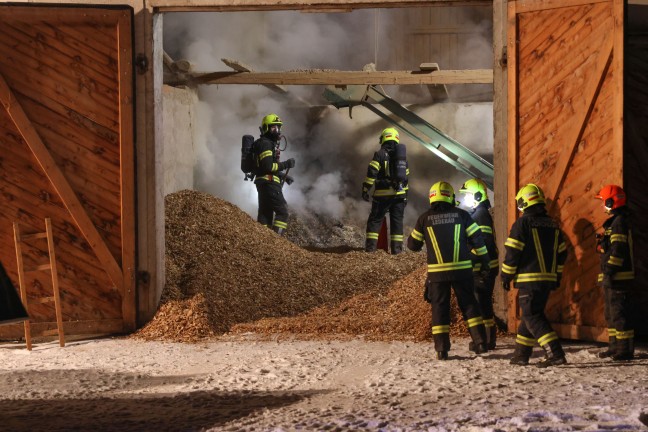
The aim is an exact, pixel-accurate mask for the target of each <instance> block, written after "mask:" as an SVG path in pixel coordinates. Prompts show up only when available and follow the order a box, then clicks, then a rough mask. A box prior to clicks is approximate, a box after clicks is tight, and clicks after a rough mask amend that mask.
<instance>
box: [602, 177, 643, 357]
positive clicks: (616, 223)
mask: <svg viewBox="0 0 648 432" xmlns="http://www.w3.org/2000/svg"><path fill="white" fill-rule="evenodd" d="M596 198H598V199H600V200H602V201H603V206H604V208H605V212H606V213H608V214H609V215H610V217H609V218H608V219H607V220H606V221H605V222H604V223H603V230H604V232H603V234H602V235H600V234H597V237H598V242H597V248H596V249H597V251H598V252H599V253H600V254H601V273H600V274H599V275H598V282H599V284H600V285H601V286H602V287H603V291H604V294H605V319H606V321H607V324H608V335H609V346H608V349H607V350H605V351H603V352H600V353H599V357H601V358H605V357H612V359H613V360H632V358H633V357H634V323H633V319H632V314H631V306H632V296H631V293H632V287H633V283H634V262H633V256H632V231H631V229H630V220H629V219H630V214H629V211H628V207H626V194H625V192H624V191H623V189H622V188H621V187H620V186H617V185H607V186H604V187H603V189H601V191H600V192H599V193H598V195H596Z"/></svg>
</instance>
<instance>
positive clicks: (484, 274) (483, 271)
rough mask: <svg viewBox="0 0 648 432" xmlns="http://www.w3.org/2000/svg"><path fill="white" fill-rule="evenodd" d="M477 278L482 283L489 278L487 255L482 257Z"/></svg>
mask: <svg viewBox="0 0 648 432" xmlns="http://www.w3.org/2000/svg"><path fill="white" fill-rule="evenodd" d="M479 276H480V277H481V278H482V279H483V280H484V281H486V279H488V276H490V260H489V259H488V255H484V259H482V262H481V266H480V267H479Z"/></svg>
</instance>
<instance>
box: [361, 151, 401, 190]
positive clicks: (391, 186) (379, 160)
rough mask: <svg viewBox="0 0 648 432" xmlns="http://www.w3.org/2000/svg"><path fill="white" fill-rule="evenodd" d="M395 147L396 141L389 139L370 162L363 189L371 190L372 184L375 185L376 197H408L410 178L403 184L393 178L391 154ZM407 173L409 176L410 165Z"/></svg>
mask: <svg viewBox="0 0 648 432" xmlns="http://www.w3.org/2000/svg"><path fill="white" fill-rule="evenodd" d="M394 149H395V142H394V141H387V142H385V143H384V144H383V145H382V146H381V147H380V150H378V151H377V152H375V153H374V155H373V159H371V162H369V167H368V168H367V177H365V179H364V182H363V183H362V191H363V192H367V193H368V192H369V190H370V189H371V187H372V186H375V189H374V192H373V196H374V198H383V197H387V198H393V197H396V196H402V197H404V198H406V197H407V191H408V190H409V185H408V180H405V182H404V183H402V184H395V183H396V182H395V181H393V179H392V167H391V163H392V161H391V155H392V154H393V152H394ZM406 175H407V176H408V177H409V166H408V167H407V169H406Z"/></svg>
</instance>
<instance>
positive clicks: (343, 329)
mask: <svg viewBox="0 0 648 432" xmlns="http://www.w3.org/2000/svg"><path fill="white" fill-rule="evenodd" d="M165 204H166V278H167V281H166V287H165V289H164V292H163V293H162V299H161V302H160V307H159V310H158V311H157V313H156V315H155V316H154V318H153V319H152V320H151V321H150V322H149V323H148V324H147V325H146V326H144V327H143V328H142V329H140V330H139V331H138V332H136V333H135V334H134V337H137V338H143V339H147V340H163V341H182V342H195V341H200V340H204V339H207V338H213V337H218V336H224V335H225V336H228V337H236V335H245V334H247V333H250V332H252V333H254V334H255V335H257V336H260V337H263V335H266V336H268V337H269V336H270V335H272V337H273V338H277V337H291V338H324V339H328V338H330V339H340V338H346V337H357V336H361V337H365V338H367V339H369V340H425V339H430V338H431V334H430V328H431V327H430V326H431V324H430V319H431V316H430V306H429V305H428V304H427V303H426V302H425V301H424V300H423V298H422V294H423V284H424V281H425V276H426V265H425V253H424V252H421V253H414V252H409V251H407V252H404V253H402V254H400V255H397V256H392V255H389V254H387V253H385V252H383V251H378V252H376V253H373V254H367V253H365V252H363V251H360V250H357V249H358V248H357V247H348V248H346V249H344V248H341V247H340V245H339V244H338V245H335V246H336V247H335V248H330V247H329V248H328V249H326V250H335V251H336V252H315V251H309V250H306V249H304V248H302V247H299V246H297V245H296V244H294V243H292V242H291V241H289V240H287V239H286V238H282V237H280V236H278V235H277V234H275V233H274V232H273V231H272V230H270V229H268V228H266V227H264V226H262V225H260V224H258V223H257V222H256V221H254V220H253V219H252V218H251V217H250V216H248V215H247V214H246V213H244V212H243V211H242V210H240V209H239V208H238V207H236V206H234V205H232V204H230V203H228V202H226V201H223V200H221V199H219V198H216V197H213V196H211V195H208V194H205V193H201V192H196V191H189V190H184V191H180V192H176V193H174V194H170V195H168V196H167V197H166V202H165ZM291 220H294V216H293V218H291ZM295 225H298V224H295ZM336 228H337V229H338V232H344V233H346V234H343V235H339V237H344V236H347V237H348V238H349V239H352V242H354V243H356V245H357V233H355V232H354V230H353V229H350V228H349V227H341V226H340V224H339V223H338V224H337V225H336ZM290 229H291V227H290V225H289V227H288V230H289V232H290ZM340 229H341V231H340ZM356 231H357V230H356ZM319 237H322V236H321V235H320V236H319ZM288 238H290V234H289V236H288ZM302 240H303V239H302ZM324 243H326V242H324ZM327 246H331V245H328V244H327ZM340 251H343V252H340ZM452 309H453V317H455V318H453V325H452V326H451V333H452V334H453V335H457V334H459V333H460V332H463V334H465V329H464V326H463V324H461V323H458V322H457V320H458V319H459V320H460V314H458V313H457V306H456V302H454V300H453V307H452Z"/></svg>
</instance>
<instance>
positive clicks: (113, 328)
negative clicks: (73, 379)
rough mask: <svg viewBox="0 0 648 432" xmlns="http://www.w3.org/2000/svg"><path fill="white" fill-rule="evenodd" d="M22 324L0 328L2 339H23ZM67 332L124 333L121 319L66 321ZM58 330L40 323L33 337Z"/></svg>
mask: <svg viewBox="0 0 648 432" xmlns="http://www.w3.org/2000/svg"><path fill="white" fill-rule="evenodd" d="M19 325H20V324H12V325H7V326H2V327H0V338H4V339H16V338H18V339H19V338H21V331H20V330H21V328H20V327H19ZM63 327H64V329H65V332H66V333H68V334H75V335H101V334H106V335H108V334H119V333H123V332H124V328H123V324H122V320H121V319H116V318H113V319H101V320H80V321H66V322H64V323H63ZM55 328H56V322H39V323H33V324H32V335H33V336H35V337H39V336H42V335H43V332H46V331H51V330H54V329H55Z"/></svg>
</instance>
